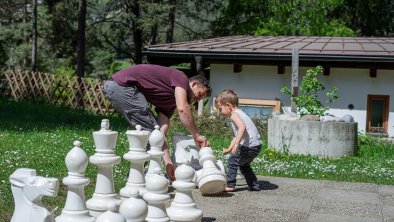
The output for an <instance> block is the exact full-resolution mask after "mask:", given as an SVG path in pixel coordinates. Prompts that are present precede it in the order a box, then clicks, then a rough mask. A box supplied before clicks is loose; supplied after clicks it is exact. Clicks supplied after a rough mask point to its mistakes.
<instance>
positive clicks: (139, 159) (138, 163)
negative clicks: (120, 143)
mask: <svg viewBox="0 0 394 222" xmlns="http://www.w3.org/2000/svg"><path fill="white" fill-rule="evenodd" d="M135 128H136V130H127V131H126V135H127V139H128V141H129V152H127V153H125V154H124V155H123V158H124V159H126V160H128V161H130V172H129V177H128V180H127V183H126V186H125V187H123V188H122V189H121V190H120V195H121V197H122V200H124V199H125V198H129V196H127V194H128V193H129V189H131V188H136V189H137V190H138V191H139V195H140V196H141V197H142V195H144V193H145V192H146V188H145V174H144V163H145V161H147V160H149V158H150V154H148V153H147V152H146V145H147V144H148V140H149V136H150V132H149V131H145V130H141V126H140V125H137V126H136V127H135Z"/></svg>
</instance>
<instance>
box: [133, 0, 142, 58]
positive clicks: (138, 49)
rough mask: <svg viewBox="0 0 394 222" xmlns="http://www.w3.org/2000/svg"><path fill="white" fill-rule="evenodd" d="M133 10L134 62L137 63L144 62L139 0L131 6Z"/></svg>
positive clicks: (135, 0)
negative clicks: (139, 21)
mask: <svg viewBox="0 0 394 222" xmlns="http://www.w3.org/2000/svg"><path fill="white" fill-rule="evenodd" d="M131 11H132V13H133V14H134V18H133V19H132V21H133V40H134V47H135V58H134V62H135V63H136V64H141V63H142V30H141V27H140V25H139V24H138V22H137V21H138V20H139V19H140V14H141V12H140V5H139V3H138V0H134V1H133V4H132V6H131Z"/></svg>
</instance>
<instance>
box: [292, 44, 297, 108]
mask: <svg viewBox="0 0 394 222" xmlns="http://www.w3.org/2000/svg"><path fill="white" fill-rule="evenodd" d="M291 58H292V59H291V69H292V71H291V89H292V90H293V97H297V96H298V49H297V48H293V50H292V53H291ZM293 97H292V98H291V112H294V113H297V106H296V104H295V103H294V101H293Z"/></svg>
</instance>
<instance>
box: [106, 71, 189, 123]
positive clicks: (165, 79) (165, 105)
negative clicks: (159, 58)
mask: <svg viewBox="0 0 394 222" xmlns="http://www.w3.org/2000/svg"><path fill="white" fill-rule="evenodd" d="M112 79H113V80H114V81H115V82H116V83H118V84H119V85H122V86H136V87H137V88H138V90H139V91H140V92H141V93H142V94H144V96H145V98H146V100H147V101H148V102H149V103H151V104H152V105H154V106H155V107H156V111H157V112H161V113H163V114H164V115H165V116H167V117H168V118H171V116H172V114H173V112H174V110H175V108H176V102H175V87H177V86H178V87H181V88H183V89H184V90H186V92H187V91H188V90H189V79H188V78H187V76H186V75H185V74H184V73H183V72H181V71H179V70H177V69H174V68H170V67H164V66H159V65H152V64H141V65H135V66H132V67H127V68H125V69H123V70H121V71H119V72H117V73H115V74H114V75H113V76H112Z"/></svg>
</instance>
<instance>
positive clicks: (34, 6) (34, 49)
mask: <svg viewBox="0 0 394 222" xmlns="http://www.w3.org/2000/svg"><path fill="white" fill-rule="evenodd" d="M32 9H33V18H32V20H33V28H32V47H31V71H33V72H35V71H37V36H38V32H37V0H33V1H32Z"/></svg>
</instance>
